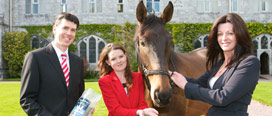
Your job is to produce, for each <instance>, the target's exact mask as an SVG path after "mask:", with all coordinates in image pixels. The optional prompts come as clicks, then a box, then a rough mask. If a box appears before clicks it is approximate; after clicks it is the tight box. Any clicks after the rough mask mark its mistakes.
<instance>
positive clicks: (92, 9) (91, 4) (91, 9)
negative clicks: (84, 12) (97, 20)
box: [90, 3, 94, 13]
mask: <svg viewBox="0 0 272 116" xmlns="http://www.w3.org/2000/svg"><path fill="white" fill-rule="evenodd" d="M93 12H94V3H90V13H93Z"/></svg>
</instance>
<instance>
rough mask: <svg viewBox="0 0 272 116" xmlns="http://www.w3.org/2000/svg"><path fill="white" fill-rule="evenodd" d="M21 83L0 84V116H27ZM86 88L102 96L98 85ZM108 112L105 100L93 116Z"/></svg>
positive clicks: (105, 114) (101, 115)
mask: <svg viewBox="0 0 272 116" xmlns="http://www.w3.org/2000/svg"><path fill="white" fill-rule="evenodd" d="M20 87H21V84H20V83H0V91H1V94H0V116H27V115H26V113H25V112H24V111H23V110H22V108H21V106H20V102H19V99H20ZM85 88H86V89H87V88H92V89H93V90H95V91H96V92H98V93H100V94H101V91H100V89H99V86H98V83H86V84H85ZM107 115H108V111H107V108H106V106H105V104H104V101H103V98H101V100H100V101H99V102H98V103H97V105H96V107H95V112H94V115H93V116H107Z"/></svg>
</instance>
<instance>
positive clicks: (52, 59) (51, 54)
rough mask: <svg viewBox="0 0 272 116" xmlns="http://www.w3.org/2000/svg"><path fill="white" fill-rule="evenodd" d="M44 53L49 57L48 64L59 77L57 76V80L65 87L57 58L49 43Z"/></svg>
mask: <svg viewBox="0 0 272 116" xmlns="http://www.w3.org/2000/svg"><path fill="white" fill-rule="evenodd" d="M46 52H47V53H48V55H49V56H48V59H49V61H50V63H51V64H52V65H53V66H54V68H55V69H56V71H57V72H58V75H59V76H57V77H58V78H59V80H60V81H61V83H62V84H63V86H64V87H66V82H65V77H64V74H63V71H62V68H61V65H60V62H59V59H58V56H57V54H56V52H55V50H54V48H53V46H52V43H50V44H49V45H48V46H46Z"/></svg>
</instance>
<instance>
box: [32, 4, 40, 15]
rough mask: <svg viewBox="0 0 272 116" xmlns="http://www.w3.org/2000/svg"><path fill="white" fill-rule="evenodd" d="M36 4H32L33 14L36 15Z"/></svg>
mask: <svg viewBox="0 0 272 116" xmlns="http://www.w3.org/2000/svg"><path fill="white" fill-rule="evenodd" d="M38 9H39V7H38V4H33V14H38Z"/></svg>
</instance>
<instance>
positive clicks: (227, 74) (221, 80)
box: [214, 62, 240, 89]
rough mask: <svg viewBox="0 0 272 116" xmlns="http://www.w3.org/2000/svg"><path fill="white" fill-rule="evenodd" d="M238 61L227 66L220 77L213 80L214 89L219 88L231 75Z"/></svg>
mask: <svg viewBox="0 0 272 116" xmlns="http://www.w3.org/2000/svg"><path fill="white" fill-rule="evenodd" d="M239 63H240V62H238V63H237V64H235V66H233V67H231V68H228V69H227V70H226V71H225V72H224V73H223V74H222V75H221V76H220V77H219V79H218V80H217V81H216V82H215V84H214V88H216V89H221V88H222V87H223V86H224V85H225V84H226V83H227V82H228V80H229V79H230V78H231V77H232V74H233V72H234V71H235V70H236V68H237V66H238V65H239Z"/></svg>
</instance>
